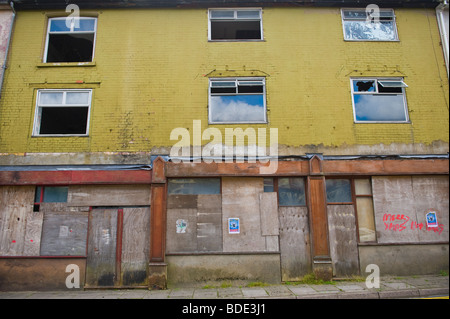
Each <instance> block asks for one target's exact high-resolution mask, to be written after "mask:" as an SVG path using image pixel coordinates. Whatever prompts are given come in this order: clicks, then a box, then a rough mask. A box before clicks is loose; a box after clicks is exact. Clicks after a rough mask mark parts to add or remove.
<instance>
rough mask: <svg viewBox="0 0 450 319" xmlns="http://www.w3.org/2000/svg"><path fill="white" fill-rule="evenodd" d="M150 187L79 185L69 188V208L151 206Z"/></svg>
mask: <svg viewBox="0 0 450 319" xmlns="http://www.w3.org/2000/svg"><path fill="white" fill-rule="evenodd" d="M150 197H151V186H150V185H79V186H78V185H77V186H71V187H69V193H68V198H67V205H68V206H137V205H150V200H151V198H150Z"/></svg>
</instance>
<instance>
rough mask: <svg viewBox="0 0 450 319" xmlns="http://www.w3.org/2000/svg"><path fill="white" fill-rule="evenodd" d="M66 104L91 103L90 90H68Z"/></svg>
mask: <svg viewBox="0 0 450 319" xmlns="http://www.w3.org/2000/svg"><path fill="white" fill-rule="evenodd" d="M66 104H83V105H87V104H89V92H67V94H66Z"/></svg>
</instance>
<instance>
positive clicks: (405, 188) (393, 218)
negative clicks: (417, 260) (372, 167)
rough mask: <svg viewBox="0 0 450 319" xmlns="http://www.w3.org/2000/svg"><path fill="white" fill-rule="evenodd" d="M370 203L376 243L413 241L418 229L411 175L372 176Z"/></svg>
mask: <svg viewBox="0 0 450 319" xmlns="http://www.w3.org/2000/svg"><path fill="white" fill-rule="evenodd" d="M372 191H373V205H374V214H375V225H376V229H377V241H378V242H379V243H414V242H418V241H419V230H418V229H417V228H416V229H411V223H412V222H417V217H416V216H417V214H416V206H415V198H414V193H413V186H412V178H411V176H382V177H376V176H374V177H373V178H372Z"/></svg>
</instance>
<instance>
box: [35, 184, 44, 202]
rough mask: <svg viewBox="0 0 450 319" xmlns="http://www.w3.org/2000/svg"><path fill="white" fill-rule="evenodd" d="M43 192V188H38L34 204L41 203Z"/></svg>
mask: <svg viewBox="0 0 450 319" xmlns="http://www.w3.org/2000/svg"><path fill="white" fill-rule="evenodd" d="M41 192H42V186H37V187H36V193H35V195H34V202H35V203H40V202H41Z"/></svg>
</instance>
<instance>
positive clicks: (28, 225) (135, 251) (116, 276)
mask: <svg viewBox="0 0 450 319" xmlns="http://www.w3.org/2000/svg"><path fill="white" fill-rule="evenodd" d="M150 190H151V186H150V185H73V186H49V187H47V186H38V187H35V186H2V187H0V203H1V207H0V256H3V257H2V258H0V289H15V290H22V289H28V290H29V289H38V290H41V289H67V287H66V285H65V283H66V281H65V280H66V277H67V276H68V273H66V267H67V266H68V265H69V264H76V265H77V266H78V267H79V270H80V288H83V287H99V286H101V287H105V286H110V287H113V286H116V287H117V286H123V287H128V286H129V287H132V286H147V283H148V259H149V246H150V206H149V204H150ZM24 267H25V268H24Z"/></svg>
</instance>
